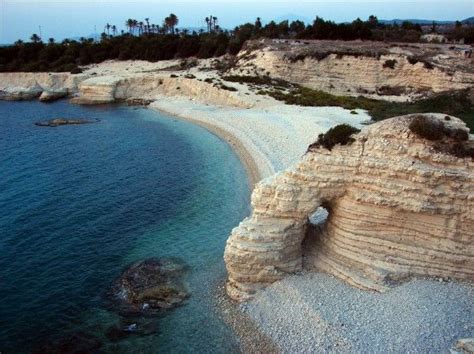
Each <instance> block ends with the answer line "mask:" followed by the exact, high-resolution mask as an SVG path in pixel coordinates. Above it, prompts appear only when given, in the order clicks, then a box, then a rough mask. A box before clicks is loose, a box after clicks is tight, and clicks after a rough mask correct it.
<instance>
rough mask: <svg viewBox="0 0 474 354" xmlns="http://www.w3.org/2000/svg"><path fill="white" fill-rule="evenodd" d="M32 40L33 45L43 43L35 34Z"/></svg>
mask: <svg viewBox="0 0 474 354" xmlns="http://www.w3.org/2000/svg"><path fill="white" fill-rule="evenodd" d="M30 39H31V41H32V42H33V43H39V42H41V38H40V36H38V35H37V34H36V33H33V34H32V35H31V37H30Z"/></svg>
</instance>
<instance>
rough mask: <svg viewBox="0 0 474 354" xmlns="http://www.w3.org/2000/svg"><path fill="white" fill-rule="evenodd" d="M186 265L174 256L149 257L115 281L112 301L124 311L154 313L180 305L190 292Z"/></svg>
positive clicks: (119, 309)
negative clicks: (184, 277) (186, 278)
mask: <svg viewBox="0 0 474 354" xmlns="http://www.w3.org/2000/svg"><path fill="white" fill-rule="evenodd" d="M186 269H187V267H186V266H185V265H184V264H183V263H181V262H179V261H177V260H175V259H156V258H152V259H147V260H144V261H140V262H137V263H134V264H132V265H131V266H129V267H128V268H127V269H125V271H124V272H123V273H122V274H121V275H120V277H119V278H118V279H117V280H116V281H115V282H114V283H113V284H112V287H111V289H110V291H109V293H108V298H109V300H110V301H111V305H112V307H113V308H115V309H116V310H117V311H118V312H119V313H121V314H124V315H134V314H153V313H156V312H158V311H160V310H167V309H171V308H174V307H177V306H179V305H181V304H182V303H183V302H184V300H186V299H187V298H188V297H189V294H188V292H187V290H186V288H185V286H184V284H183V279H182V278H183V275H184V272H185V271H186Z"/></svg>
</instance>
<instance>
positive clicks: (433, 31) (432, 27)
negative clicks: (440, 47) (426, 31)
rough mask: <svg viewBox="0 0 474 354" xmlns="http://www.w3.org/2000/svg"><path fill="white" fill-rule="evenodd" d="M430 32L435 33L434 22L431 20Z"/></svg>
mask: <svg viewBox="0 0 474 354" xmlns="http://www.w3.org/2000/svg"><path fill="white" fill-rule="evenodd" d="M431 32H432V33H436V22H434V21H433V23H432V24H431Z"/></svg>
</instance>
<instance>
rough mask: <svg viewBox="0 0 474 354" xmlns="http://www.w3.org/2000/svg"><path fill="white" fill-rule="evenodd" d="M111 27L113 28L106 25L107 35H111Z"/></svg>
mask: <svg viewBox="0 0 474 354" xmlns="http://www.w3.org/2000/svg"><path fill="white" fill-rule="evenodd" d="M110 27H112V26H111V25H110V24H109V23H107V24H106V25H105V30H106V31H107V35H110Z"/></svg>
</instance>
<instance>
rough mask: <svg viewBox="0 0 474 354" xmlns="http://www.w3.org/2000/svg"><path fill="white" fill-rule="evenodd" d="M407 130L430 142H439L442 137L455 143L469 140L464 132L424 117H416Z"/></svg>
mask: <svg viewBox="0 0 474 354" xmlns="http://www.w3.org/2000/svg"><path fill="white" fill-rule="evenodd" d="M445 118H446V117H445ZM408 128H409V129H410V130H411V131H412V132H413V133H415V134H416V135H418V136H420V137H422V138H425V139H428V140H432V141H436V140H441V139H442V138H444V137H448V138H451V139H453V140H455V142H456V143H461V142H463V141H467V140H469V134H468V132H467V131H466V130H464V129H462V128H450V127H447V126H445V125H444V123H443V122H442V121H439V120H437V119H431V118H429V117H426V116H416V117H415V118H413V120H412V121H411V123H410V125H409V126H408Z"/></svg>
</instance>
